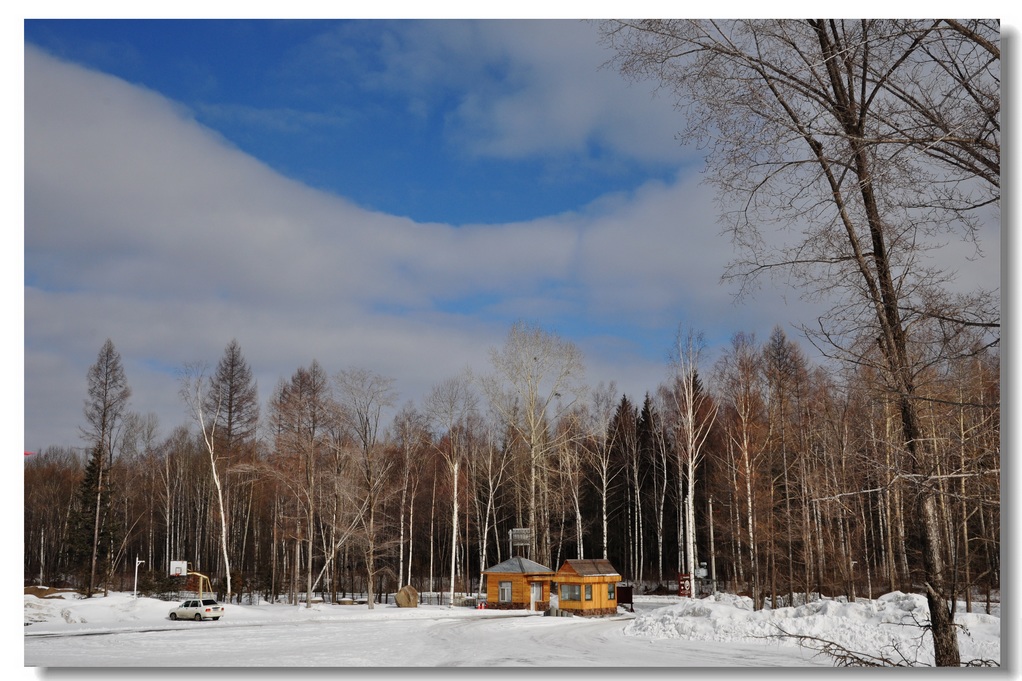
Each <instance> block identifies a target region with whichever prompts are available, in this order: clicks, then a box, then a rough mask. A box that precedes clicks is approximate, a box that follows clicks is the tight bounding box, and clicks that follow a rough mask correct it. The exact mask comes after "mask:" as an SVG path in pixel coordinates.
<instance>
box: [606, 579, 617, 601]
mask: <svg viewBox="0 0 1022 681" xmlns="http://www.w3.org/2000/svg"><path fill="white" fill-rule="evenodd" d="M607 598H609V599H610V600H614V599H615V596H614V582H610V583H609V584H607Z"/></svg>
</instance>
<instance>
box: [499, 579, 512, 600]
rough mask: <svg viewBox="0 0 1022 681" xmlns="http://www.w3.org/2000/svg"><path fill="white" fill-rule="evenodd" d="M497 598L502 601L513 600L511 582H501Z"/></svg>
mask: <svg viewBox="0 0 1022 681" xmlns="http://www.w3.org/2000/svg"><path fill="white" fill-rule="evenodd" d="M497 600H498V601H500V602H501V603H510V602H511V582H501V583H500V587H499V589H498V593H497Z"/></svg>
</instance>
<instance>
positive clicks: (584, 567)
mask: <svg viewBox="0 0 1022 681" xmlns="http://www.w3.org/2000/svg"><path fill="white" fill-rule="evenodd" d="M565 566H566V567H570V568H571V569H572V570H574V571H575V572H576V573H578V574H579V576H581V577H598V576H604V575H606V576H608V577H609V576H611V575H613V576H615V577H620V576H621V575H620V574H619V573H618V571H617V570H615V569H614V566H613V565H611V564H610V561H609V560H605V559H603V558H573V559H568V560H566V561H564V566H562V567H561V569H562V570H563V569H564V567H565Z"/></svg>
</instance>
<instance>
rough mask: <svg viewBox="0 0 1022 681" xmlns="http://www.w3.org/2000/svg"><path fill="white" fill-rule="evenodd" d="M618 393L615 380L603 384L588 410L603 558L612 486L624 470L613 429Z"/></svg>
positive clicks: (592, 398)
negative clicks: (616, 458)
mask: <svg viewBox="0 0 1022 681" xmlns="http://www.w3.org/2000/svg"><path fill="white" fill-rule="evenodd" d="M617 394H618V393H617V384H615V383H614V382H613V381H611V382H610V383H609V384H604V383H600V384H599V385H598V386H597V387H596V389H595V390H594V391H593V393H592V396H591V402H592V409H591V410H590V411H589V414H590V417H591V419H592V420H591V422H590V424H589V430H590V431H591V432H592V440H591V445H590V446H589V447H588V448H587V450H586V453H587V455H588V459H589V464H590V465H589V468H590V469H591V471H592V473H591V474H592V475H593V477H594V478H595V480H594V483H595V485H596V490H597V493H598V494H599V496H600V528H601V540H602V543H603V556H602V557H603V558H604V559H606V558H607V537H608V528H607V517H608V512H609V511H608V503H609V499H610V492H611V486H612V485H613V484H614V480H615V479H616V478H617V476H618V475H619V474H620V472H621V468H620V467H619V466H616V465H614V451H615V448H616V437H617V434H618V431H617V429H615V428H611V424H612V423H613V420H614V410H615V408H616V407H617Z"/></svg>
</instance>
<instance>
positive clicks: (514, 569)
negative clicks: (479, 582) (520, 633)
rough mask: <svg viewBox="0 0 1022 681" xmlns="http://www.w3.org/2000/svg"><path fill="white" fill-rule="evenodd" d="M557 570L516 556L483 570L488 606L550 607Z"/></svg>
mask: <svg viewBox="0 0 1022 681" xmlns="http://www.w3.org/2000/svg"><path fill="white" fill-rule="evenodd" d="M553 577H554V571H553V570H551V569H550V568H548V567H546V566H545V565H540V564H539V563H536V562H534V561H531V560H529V559H528V558H522V557H521V556H514V557H512V558H508V559H507V560H505V561H504V562H502V563H498V564H497V565H494V566H493V567H491V568H489V569H487V570H484V571H483V578H484V579H485V580H486V607H487V608H495V609H498V610H546V609H547V608H549V607H550V582H551V580H552V579H553Z"/></svg>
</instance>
